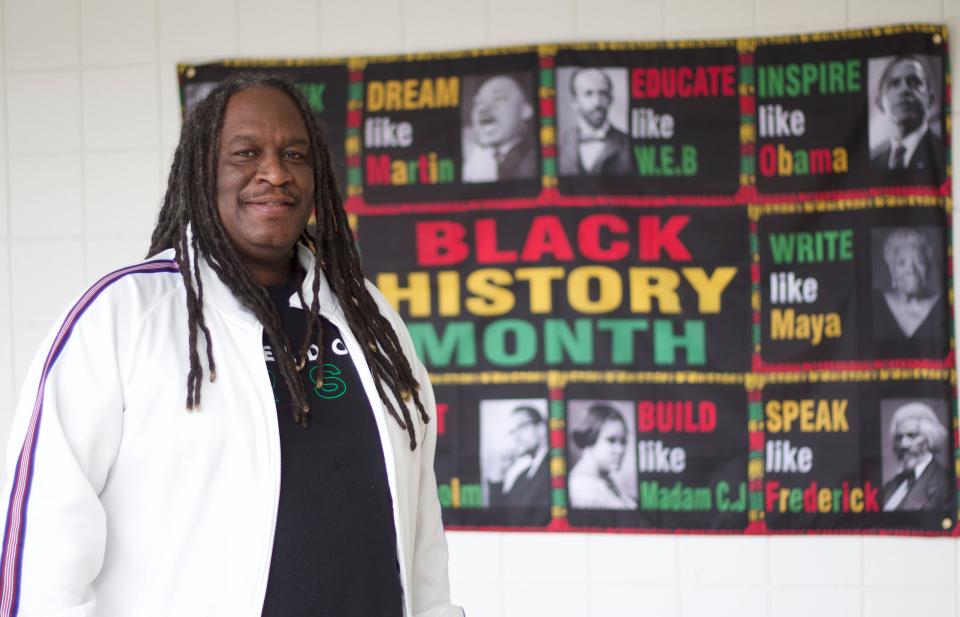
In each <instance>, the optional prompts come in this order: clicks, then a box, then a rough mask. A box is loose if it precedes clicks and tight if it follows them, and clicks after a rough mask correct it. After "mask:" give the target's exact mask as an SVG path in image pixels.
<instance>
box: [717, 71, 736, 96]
mask: <svg viewBox="0 0 960 617" xmlns="http://www.w3.org/2000/svg"><path fill="white" fill-rule="evenodd" d="M722 71H723V82H722V84H721V86H720V94H722V95H723V96H734V95H736V93H737V89H736V85H735V84H736V81H737V80H736V75H735V74H734V72H733V66H731V65H729V64H725V65H723V68H722Z"/></svg>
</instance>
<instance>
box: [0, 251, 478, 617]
mask: <svg viewBox="0 0 960 617" xmlns="http://www.w3.org/2000/svg"><path fill="white" fill-rule="evenodd" d="M297 250H298V256H299V259H300V261H301V263H302V264H303V266H304V268H305V269H306V271H307V272H308V273H309V274H308V275H307V280H306V281H304V284H303V290H304V295H305V297H308V298H309V297H310V289H311V285H312V279H313V275H312V272H313V267H312V263H313V255H312V253H311V252H310V251H309V250H308V249H307V248H305V247H303V246H299V247H298V249H297ZM200 263H201V274H200V276H201V280H202V281H203V292H204V316H205V318H206V323H207V326H208V327H209V328H210V334H211V337H212V340H213V351H214V359H215V361H216V366H217V374H216V381H214V382H212V383H211V382H210V381H209V379H207V375H206V374H205V376H204V382H203V390H202V399H201V401H202V406H201V409H200V410H199V411H193V412H188V411H187V410H186V409H185V401H186V376H187V369H188V353H189V347H188V341H187V311H186V300H185V289H184V284H183V280H182V278H181V276H180V274H179V272H178V269H177V264H176V262H175V261H174V253H173V251H172V250H170V251H166V252H164V253H161V254H159V255H157V256H155V257H153V258H150V259H148V260H146V261H144V262H141V263H139V264H135V265H133V266H130V267H127V268H123V269H120V270H117V271H116V272H113V273H111V274H109V275H107V276H105V277H104V278H102V279H101V280H100V281H98V282H97V283H95V284H94V285H93V286H92V287H91V288H90V289H88V290H87V291H86V292H85V293H84V294H83V295H82V296H81V297H80V298H79V299H78V300H77V301H76V303H75V304H73V306H72V307H71V308H70V309H69V310H68V311H67V312H66V314H65V315H64V316H63V318H62V320H61V321H60V323H59V324H58V325H57V326H56V327H55V328H54V330H53V331H52V332H51V334H50V335H49V336H48V337H47V339H46V341H45V343H44V344H43V346H42V348H41V350H40V353H39V354H38V355H37V357H36V359H35V360H34V362H33V365H32V367H31V368H30V371H29V375H28V377H27V379H26V383H25V384H24V386H23V391H22V393H21V396H20V402H19V405H18V406H17V410H16V414H15V419H14V422H13V426H12V429H11V436H10V446H9V452H8V456H7V462H6V464H7V479H6V483H5V489H4V497H5V498H6V500H7V511H6V525H5V530H4V537H3V550H2V557H0V617H10V616H13V615H20V616H21V617H90V616H96V617H154V616H156V617H161V616H162V617H193V616H196V617H219V616H223V617H259V616H260V613H261V610H262V607H263V599H264V594H265V591H266V585H267V574H268V572H269V567H270V557H271V552H272V549H273V534H274V528H275V525H276V514H277V500H278V498H279V494H280V439H279V435H278V429H277V409H276V404H275V402H274V398H273V392H272V390H271V386H270V380H269V377H268V374H267V370H266V365H265V362H264V355H263V344H262V334H263V328H262V326H261V324H260V323H259V322H258V321H257V319H256V318H255V317H254V316H253V314H252V313H250V312H249V311H248V310H247V309H245V308H244V307H243V306H241V304H240V303H239V301H238V300H237V299H236V297H235V296H234V295H233V294H232V293H231V292H230V291H229V289H228V288H227V287H226V286H225V285H224V284H223V283H222V282H221V281H220V279H219V277H218V276H217V275H216V273H215V272H214V271H213V270H212V269H211V267H210V265H209V264H207V263H206V260H205V259H201V260H200ZM369 287H370V290H371V293H372V294H373V296H374V298H376V300H377V302H378V303H379V305H380V309H381V311H382V312H383V314H384V315H385V316H386V317H387V318H388V319H389V320H390V321H391V323H393V325H394V328H395V329H396V331H397V334H398V336H399V338H400V342H401V344H402V346H403V348H404V350H405V351H406V353H407V357H408V358H409V360H410V364H411V366H412V367H413V370H414V374H415V376H416V377H417V379H418V380H419V382H420V384H421V390H420V395H421V398H422V400H423V403H424V405H425V407H426V409H427V411H428V413H429V414H430V416H431V417H435V412H436V410H435V402H434V398H433V392H432V390H431V388H430V384H429V381H428V379H427V373H426V370H425V369H424V367H423V365H422V364H421V363H420V361H419V360H418V359H417V358H416V356H415V354H414V351H413V345H412V342H411V340H410V337H409V334H408V333H407V330H406V328H405V327H404V325H403V324H402V322H401V321H400V318H399V317H398V316H397V315H396V313H395V312H394V311H393V310H392V308H391V307H390V306H389V305H388V304H387V303H386V301H385V300H384V299H383V297H382V296H381V295H380V293H379V292H378V291H376V290H375V289H374V288H373V286H372V285H371V286H369ZM291 305H292V306H298V307H299V306H300V304H299V301H298V300H297V298H296V296H294V297H293V298H291ZM320 307H321V313H322V314H323V316H324V317H326V318H327V319H329V320H330V321H331V322H332V323H333V324H334V325H336V326H337V328H339V330H340V332H341V334H342V337H343V339H344V343H345V344H346V346H347V348H348V350H349V352H350V356H351V357H352V358H353V361H354V362H355V363H356V367H357V371H358V372H359V374H360V379H361V381H362V382H363V386H364V389H365V390H366V392H367V397H368V398H369V400H370V403H371V405H372V408H373V410H374V416H375V418H376V425H377V428H378V430H379V433H380V440H381V444H382V446H383V455H384V460H385V462H386V469H387V478H388V480H389V484H390V492H391V495H392V498H393V514H394V524H395V526H396V532H397V558H398V561H399V565H400V578H401V584H402V586H403V591H404V614H405V615H407V616H415V617H459V616H460V615H461V614H462V613H461V609H459V608H458V607H455V606H453V605H451V604H450V599H449V589H448V579H447V547H446V542H445V540H444V536H443V528H442V525H441V520H440V505H439V502H438V499H437V489H436V479H435V477H434V473H433V456H434V448H435V444H436V422H435V421H433V422H429V423H427V424H423V423H422V422H421V421H420V418H419V414H418V413H416V411H415V410H412V411H411V413H410V416H411V417H412V418H413V419H414V421H415V422H416V423H417V426H416V430H417V434H418V439H417V442H418V446H417V449H416V450H415V451H413V452H411V451H410V447H409V438H408V436H407V434H406V433H405V431H403V430H402V429H401V428H400V426H399V425H398V424H397V422H395V421H394V420H393V419H392V418H390V417H389V416H388V415H387V413H386V411H385V409H384V408H383V405H382V403H381V402H380V397H379V395H378V394H377V392H376V389H375V385H374V381H373V376H372V374H371V373H370V370H369V369H368V367H367V365H366V362H365V360H364V356H363V353H362V352H361V350H360V348H359V344H358V343H357V340H356V339H355V338H354V337H353V335H352V334H351V331H350V328H349V327H348V326H347V323H346V319H345V317H344V315H343V312H342V311H341V309H340V307H339V305H338V304H337V301H336V299H335V298H334V296H333V295H332V293H331V292H330V288H329V287H328V285H327V283H326V281H321V286H320ZM198 349H199V352H200V357H201V359H202V364H203V365H204V366H206V355H205V354H206V351H205V350H206V347H205V345H204V343H203V337H202V336H201V337H200V341H199V343H198ZM357 456H365V454H364V453H363V452H358V453H357ZM303 471H306V470H303ZM337 498H338V497H337V495H330V499H337ZM330 559H337V556H336V555H330ZM370 617H376V616H373V615H371V616H370Z"/></svg>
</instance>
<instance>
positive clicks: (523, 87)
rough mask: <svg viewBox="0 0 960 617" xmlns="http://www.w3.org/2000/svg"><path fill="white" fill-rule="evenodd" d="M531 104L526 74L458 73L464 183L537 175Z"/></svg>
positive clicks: (530, 79) (530, 81) (532, 94)
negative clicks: (460, 85)
mask: <svg viewBox="0 0 960 617" xmlns="http://www.w3.org/2000/svg"><path fill="white" fill-rule="evenodd" d="M535 104H536V96H535V89H534V84H533V76H532V75H528V74H525V73H501V74H496V75H468V76H466V77H464V79H463V93H462V97H461V100H460V118H461V124H462V126H463V132H462V137H461V139H462V141H461V143H462V148H463V170H462V172H463V173H462V177H463V181H464V182H468V183H475V182H497V181H499V180H513V179H527V178H536V177H537V174H538V173H539V165H538V152H537V150H538V141H537V134H536V131H537V126H536V114H535V113H534V105H535Z"/></svg>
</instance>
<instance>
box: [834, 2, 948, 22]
mask: <svg viewBox="0 0 960 617" xmlns="http://www.w3.org/2000/svg"><path fill="white" fill-rule="evenodd" d="M849 3H850V25H852V26H858V25H861V24H879V23H897V22H907V21H911V22H918V21H919V22H922V21H931V22H936V21H940V20H941V19H942V18H943V2H942V0H910V2H903V1H902V0H849Z"/></svg>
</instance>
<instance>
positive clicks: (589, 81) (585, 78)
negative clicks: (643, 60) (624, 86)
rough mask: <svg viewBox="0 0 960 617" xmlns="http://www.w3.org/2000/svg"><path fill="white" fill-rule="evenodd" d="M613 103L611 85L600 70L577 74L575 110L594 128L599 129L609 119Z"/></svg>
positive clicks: (574, 87)
mask: <svg viewBox="0 0 960 617" xmlns="http://www.w3.org/2000/svg"><path fill="white" fill-rule="evenodd" d="M612 101H613V94H612V93H611V92H610V83H609V82H608V81H607V78H606V76H605V75H604V74H603V73H602V72H601V71H598V70H594V69H591V70H586V71H580V72H579V73H577V75H576V77H575V78H574V80H573V108H574V109H576V110H577V113H579V114H580V117H581V118H583V119H584V121H585V122H586V123H587V124H589V125H590V126H592V127H593V128H599V127H600V126H601V125H602V124H603V123H604V121H605V120H606V119H607V111H608V110H609V109H610V103H611V102H612Z"/></svg>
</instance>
